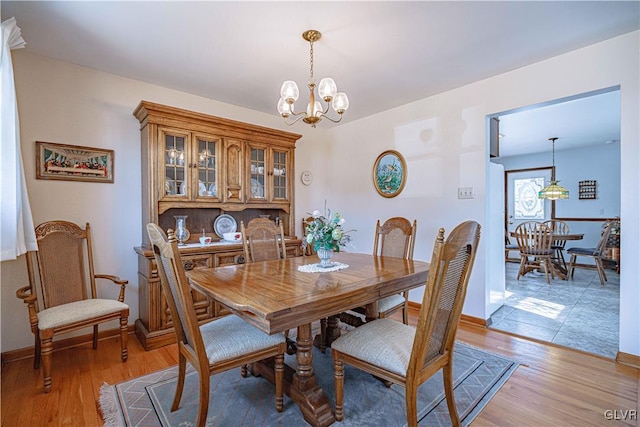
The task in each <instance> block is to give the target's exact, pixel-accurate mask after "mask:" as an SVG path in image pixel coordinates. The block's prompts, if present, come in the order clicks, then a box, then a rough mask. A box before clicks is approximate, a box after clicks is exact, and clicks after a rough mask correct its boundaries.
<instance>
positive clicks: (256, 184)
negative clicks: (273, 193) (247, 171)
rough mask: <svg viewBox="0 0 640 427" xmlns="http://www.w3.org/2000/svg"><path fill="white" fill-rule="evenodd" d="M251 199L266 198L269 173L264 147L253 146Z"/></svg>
mask: <svg viewBox="0 0 640 427" xmlns="http://www.w3.org/2000/svg"><path fill="white" fill-rule="evenodd" d="M250 161H251V165H250V168H251V183H250V188H249V189H250V194H249V197H250V198H251V199H265V198H266V195H265V183H266V180H265V177H266V173H267V164H266V150H265V149H264V148H255V147H251V160H250Z"/></svg>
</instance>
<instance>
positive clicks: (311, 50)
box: [309, 40, 314, 83]
mask: <svg viewBox="0 0 640 427" xmlns="http://www.w3.org/2000/svg"><path fill="white" fill-rule="evenodd" d="M309 44H310V45H311V49H309V67H310V69H309V83H314V81H313V40H311V41H310V42H309Z"/></svg>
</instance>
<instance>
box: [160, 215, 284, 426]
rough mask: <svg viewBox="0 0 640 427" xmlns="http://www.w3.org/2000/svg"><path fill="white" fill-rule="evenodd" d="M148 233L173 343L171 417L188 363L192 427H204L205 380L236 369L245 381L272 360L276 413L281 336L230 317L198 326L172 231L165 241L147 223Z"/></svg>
mask: <svg viewBox="0 0 640 427" xmlns="http://www.w3.org/2000/svg"><path fill="white" fill-rule="evenodd" d="M147 233H148V234H149V239H150V242H151V246H152V249H153V253H154V257H155V260H156V264H157V265H158V273H159V275H160V283H161V286H162V292H163V293H164V295H165V298H166V300H167V304H168V305H169V311H170V313H171V318H172V320H173V324H174V329H175V333H176V338H177V341H178V352H179V358H178V382H177V385H176V394H175V396H174V399H173V403H172V405H171V411H172V412H173V411H175V410H177V409H178V408H179V406H180V400H181V399H182V391H183V388H184V382H185V374H186V363H187V362H189V363H190V364H191V365H192V366H193V367H194V368H195V369H196V371H197V372H198V378H199V383H200V386H199V409H198V419H197V425H198V426H200V427H204V426H205V425H206V422H207V412H208V409H209V391H210V387H209V376H211V375H215V374H217V373H220V372H223V371H227V370H229V369H233V368H237V367H240V368H241V371H240V372H241V374H242V376H246V375H247V369H246V365H247V364H248V363H253V362H257V361H260V360H263V359H267V358H270V357H274V358H275V385H276V393H275V394H276V410H277V411H278V412H281V411H282V407H283V398H282V392H283V388H282V387H283V386H282V383H283V378H284V352H285V350H286V342H285V338H284V335H283V334H275V335H267V334H265V333H263V332H262V331H260V330H258V329H256V328H255V327H253V326H251V325H250V324H248V323H247V322H245V321H244V320H242V319H240V318H239V317H237V316H235V315H228V316H225V317H221V318H218V319H215V320H212V321H210V322H208V323H205V324H203V325H199V324H198V319H197V318H196V311H195V308H194V305H193V299H192V297H191V288H190V286H189V283H188V279H187V277H186V274H185V271H184V267H183V265H182V261H181V258H180V252H179V251H178V242H177V239H176V238H175V235H174V233H173V230H169V232H168V236H167V235H166V234H165V233H164V231H162V229H161V228H160V227H158V226H157V225H156V224H153V223H149V224H147Z"/></svg>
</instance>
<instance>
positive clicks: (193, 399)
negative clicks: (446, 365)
mask: <svg viewBox="0 0 640 427" xmlns="http://www.w3.org/2000/svg"><path fill="white" fill-rule="evenodd" d="M287 363H288V364H289V365H291V366H294V364H295V359H294V358H293V356H287ZM517 366H518V364H517V363H516V362H514V361H512V360H508V359H505V358H504V357H502V356H498V355H496V354H492V353H489V352H486V351H484V350H480V349H477V348H474V347H471V346H469V345H466V344H463V343H460V342H456V346H455V355H454V369H453V374H454V378H455V382H454V386H455V400H456V406H457V408H458V414H459V415H460V418H461V420H462V424H463V425H468V424H470V423H471V421H472V420H473V419H474V418H475V417H476V416H477V415H478V414H479V413H480V411H481V410H482V408H484V406H485V405H486V404H487V403H488V401H489V400H490V399H491V398H492V397H493V396H494V395H495V393H496V392H497V391H498V390H499V389H500V387H501V386H502V384H504V383H505V382H506V381H507V379H508V378H509V377H510V376H511V374H512V373H513V372H514V371H515V369H516V368H517ZM314 371H315V372H316V375H317V377H318V383H319V384H320V386H321V387H322V388H323V389H324V391H325V392H326V393H327V395H328V396H329V399H330V401H331V402H333V401H334V392H333V362H332V360H331V352H330V351H327V352H326V353H324V354H323V353H321V352H320V351H319V350H317V349H314ZM176 375H177V367H171V368H168V369H165V370H162V371H159V372H155V373H152V374H148V375H145V376H143V377H140V378H135V379H132V380H129V381H125V382H123V383H120V384H116V385H108V384H106V383H105V384H104V385H103V386H102V389H101V391H100V407H101V410H102V413H103V417H104V421H105V426H108V427H116V426H118V427H119V426H140V427H144V426H163V427H169V426H192V425H194V424H195V422H196V413H197V407H198V377H197V375H196V373H195V371H191V372H189V373H188V374H187V378H186V383H185V390H184V393H183V395H182V402H181V405H180V408H179V409H178V410H177V411H175V412H171V411H170V406H171V402H172V401H173V395H174V392H175V384H176ZM210 381H211V391H210V393H211V401H210V404H209V414H208V417H207V426H276V425H281V426H301V425H305V424H306V422H305V421H304V419H303V418H302V414H301V413H300V410H299V409H298V407H297V406H296V405H295V403H293V401H291V400H290V399H289V398H288V397H286V396H285V399H284V411H283V412H281V413H278V412H277V411H276V410H275V388H274V387H273V385H272V384H271V383H269V382H268V381H267V380H265V379H263V378H260V377H251V376H249V377H247V378H243V377H242V376H241V375H240V370H239V369H233V370H231V371H227V372H225V373H222V374H218V375H214V376H212V377H210ZM344 387H345V390H344V396H345V401H344V410H345V418H344V420H343V421H342V422H341V423H340V425H341V426H344V427H350V426H385V427H387V426H404V425H406V415H405V398H404V396H405V393H404V388H402V387H399V386H396V385H392V386H391V388H386V387H385V386H384V384H382V383H381V382H380V381H378V380H376V379H375V378H373V377H372V376H371V375H369V374H366V373H364V372H362V371H360V370H357V369H355V368H352V367H351V366H348V365H345V384H344ZM418 416H419V419H420V422H419V425H420V426H449V425H450V424H451V423H450V419H449V412H448V410H447V404H446V401H445V397H444V389H443V386H442V374H441V372H439V373H437V374H436V375H434V376H433V377H431V378H430V379H429V380H428V381H427V382H426V383H424V384H422V386H421V387H420V389H419V394H418ZM336 425H337V424H336Z"/></svg>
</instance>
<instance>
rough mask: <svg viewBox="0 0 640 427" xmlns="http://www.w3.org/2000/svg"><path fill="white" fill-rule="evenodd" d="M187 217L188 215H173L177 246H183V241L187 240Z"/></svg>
mask: <svg viewBox="0 0 640 427" xmlns="http://www.w3.org/2000/svg"><path fill="white" fill-rule="evenodd" d="M187 216H188V215H174V218H175V219H176V231H175V236H176V239H178V246H183V245H184V241H185V240H187V239H188V238H189V230H187Z"/></svg>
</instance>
